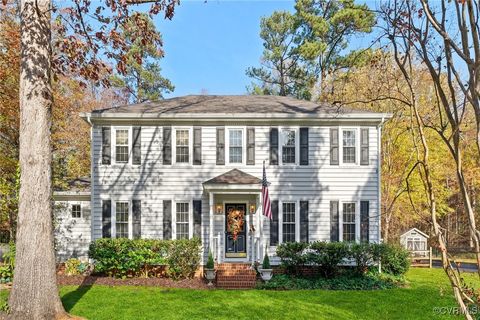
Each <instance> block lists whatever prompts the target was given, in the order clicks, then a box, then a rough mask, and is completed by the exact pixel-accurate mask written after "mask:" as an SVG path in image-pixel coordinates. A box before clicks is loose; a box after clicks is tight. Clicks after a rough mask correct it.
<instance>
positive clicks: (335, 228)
mask: <svg viewBox="0 0 480 320" xmlns="http://www.w3.org/2000/svg"><path fill="white" fill-rule="evenodd" d="M338 224H339V220H338V201H330V241H331V242H334V241H339V239H340V238H339V233H340V231H339V225H338Z"/></svg>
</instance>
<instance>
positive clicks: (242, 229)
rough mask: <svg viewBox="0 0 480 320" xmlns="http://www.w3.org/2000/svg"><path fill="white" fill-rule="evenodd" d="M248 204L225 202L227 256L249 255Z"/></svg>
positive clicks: (239, 256) (241, 256)
mask: <svg viewBox="0 0 480 320" xmlns="http://www.w3.org/2000/svg"><path fill="white" fill-rule="evenodd" d="M246 212H247V206H246V205H245V204H235V203H228V204H225V257H226V258H244V257H246V256H247V232H246V230H247V215H246Z"/></svg>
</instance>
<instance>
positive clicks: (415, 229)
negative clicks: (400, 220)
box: [400, 228, 430, 238]
mask: <svg viewBox="0 0 480 320" xmlns="http://www.w3.org/2000/svg"><path fill="white" fill-rule="evenodd" d="M412 231H416V232H417V233H419V234H421V235H422V236H424V237H425V238H430V237H429V236H428V234H426V233H424V232H422V231H420V230H418V229H417V228H412V229H410V230H408V231H407V232H404V233H403V234H402V235H401V236H400V237H403V236H405V235H407V234H408V233H410V232H412Z"/></svg>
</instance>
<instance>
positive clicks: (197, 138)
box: [193, 127, 202, 165]
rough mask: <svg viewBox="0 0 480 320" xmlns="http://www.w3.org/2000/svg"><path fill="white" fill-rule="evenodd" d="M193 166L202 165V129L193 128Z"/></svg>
mask: <svg viewBox="0 0 480 320" xmlns="http://www.w3.org/2000/svg"><path fill="white" fill-rule="evenodd" d="M193 164H194V165H199V164H202V128H201V127H195V128H193Z"/></svg>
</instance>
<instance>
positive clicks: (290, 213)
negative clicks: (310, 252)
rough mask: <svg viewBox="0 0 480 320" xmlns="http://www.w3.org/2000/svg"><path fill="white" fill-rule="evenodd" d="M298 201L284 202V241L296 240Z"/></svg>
mask: <svg viewBox="0 0 480 320" xmlns="http://www.w3.org/2000/svg"><path fill="white" fill-rule="evenodd" d="M295 208H296V202H282V242H295V241H296V238H297V237H296V234H297V232H296V229H297V228H296V223H295V222H296V220H297V217H296V210H295Z"/></svg>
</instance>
